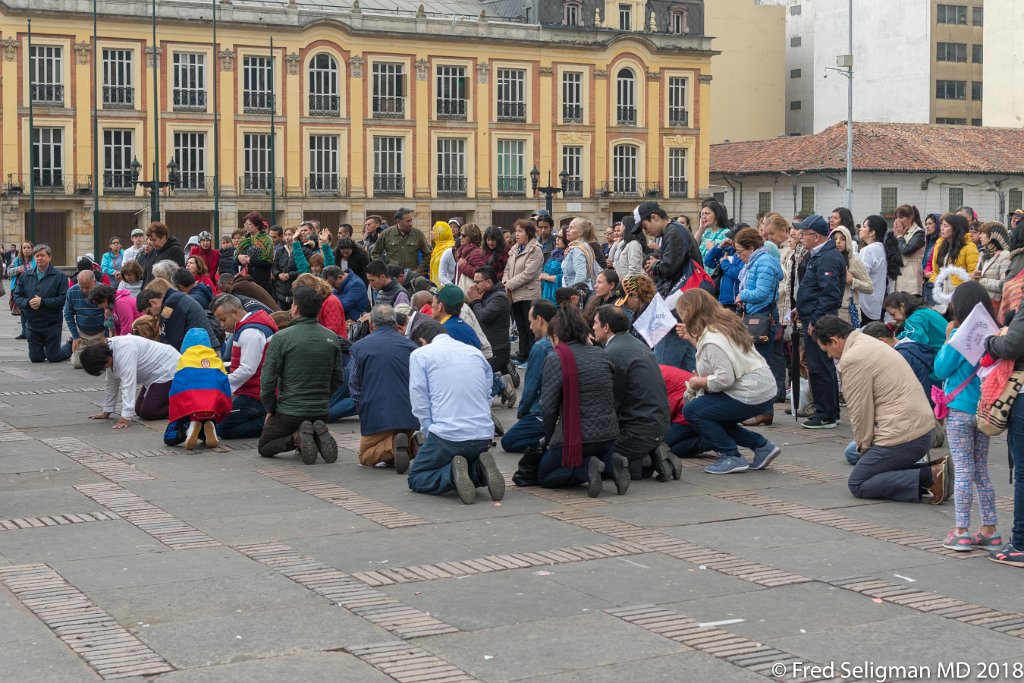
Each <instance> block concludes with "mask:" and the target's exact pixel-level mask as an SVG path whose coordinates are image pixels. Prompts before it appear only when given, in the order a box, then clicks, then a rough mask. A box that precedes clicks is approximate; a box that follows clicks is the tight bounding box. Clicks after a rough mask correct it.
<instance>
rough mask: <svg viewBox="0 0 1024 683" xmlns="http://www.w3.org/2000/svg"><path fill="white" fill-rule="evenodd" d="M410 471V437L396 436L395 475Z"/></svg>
mask: <svg viewBox="0 0 1024 683" xmlns="http://www.w3.org/2000/svg"><path fill="white" fill-rule="evenodd" d="M408 471H409V435H408V434H403V433H402V432H399V433H398V434H395V474H405V473H406V472H408Z"/></svg>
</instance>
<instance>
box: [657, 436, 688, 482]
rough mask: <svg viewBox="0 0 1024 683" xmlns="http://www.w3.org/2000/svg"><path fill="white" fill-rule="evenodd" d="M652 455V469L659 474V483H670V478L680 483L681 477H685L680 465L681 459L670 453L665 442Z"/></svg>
mask: <svg viewBox="0 0 1024 683" xmlns="http://www.w3.org/2000/svg"><path fill="white" fill-rule="evenodd" d="M652 455H653V461H652V463H651V467H652V468H653V469H654V471H655V472H657V473H658V481H668V479H669V477H672V479H674V480H675V481H679V477H681V476H683V466H682V465H681V464H680V463H679V457H678V456H677V455H676V454H675V453H673V452H672V451H670V450H669V449H668V446H667V445H665V443H664V442H662V443H661V444H660V445H659V446H658V447H657V448H656V449H655V450H654V451H653V452H652Z"/></svg>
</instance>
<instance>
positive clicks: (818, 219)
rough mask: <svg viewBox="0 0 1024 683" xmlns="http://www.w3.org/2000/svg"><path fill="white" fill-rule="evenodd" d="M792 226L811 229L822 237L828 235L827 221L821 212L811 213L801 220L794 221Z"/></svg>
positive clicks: (799, 228) (798, 228)
mask: <svg viewBox="0 0 1024 683" xmlns="http://www.w3.org/2000/svg"><path fill="white" fill-rule="evenodd" d="M793 227H794V228H796V229H797V230H813V231H814V232H816V233H818V234H819V235H822V236H823V237H828V221H827V220H825V219H824V218H823V217H822V216H821V214H817V213H812V214H811V215H810V216H808V217H807V218H805V219H803V220H802V221H801V222H799V223H794V224H793Z"/></svg>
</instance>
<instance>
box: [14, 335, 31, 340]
mask: <svg viewBox="0 0 1024 683" xmlns="http://www.w3.org/2000/svg"><path fill="white" fill-rule="evenodd" d="M15 339H28V337H26V336H25V335H23V334H19V335H18V336H17V337H15Z"/></svg>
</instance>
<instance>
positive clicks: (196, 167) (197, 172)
mask: <svg viewBox="0 0 1024 683" xmlns="http://www.w3.org/2000/svg"><path fill="white" fill-rule="evenodd" d="M174 160H175V161H176V162H177V163H178V177H179V179H180V180H179V184H178V187H177V189H178V190H179V191H188V190H193V191H195V190H205V189H206V187H207V185H206V181H207V178H206V133H200V132H180V131H179V132H175V133H174ZM210 180H211V181H212V180H213V179H212V178H211V179H210Z"/></svg>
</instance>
